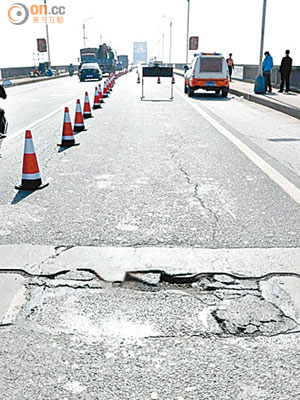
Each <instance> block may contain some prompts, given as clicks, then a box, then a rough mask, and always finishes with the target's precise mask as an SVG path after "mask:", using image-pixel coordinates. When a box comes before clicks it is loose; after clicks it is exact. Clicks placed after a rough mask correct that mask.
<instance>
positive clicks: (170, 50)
mask: <svg viewBox="0 0 300 400" xmlns="http://www.w3.org/2000/svg"><path fill="white" fill-rule="evenodd" d="M162 17H163V18H167V19H168V20H169V21H170V48H169V63H171V57H172V28H173V20H172V18H170V17H168V16H167V15H162Z"/></svg>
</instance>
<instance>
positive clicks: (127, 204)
mask: <svg viewBox="0 0 300 400" xmlns="http://www.w3.org/2000/svg"><path fill="white" fill-rule="evenodd" d="M136 78H137V76H136V73H135V72H133V73H131V74H128V75H125V76H123V77H121V78H120V79H118V81H117V84H116V86H115V88H114V89H113V92H112V93H111V95H110V97H109V98H108V99H107V100H106V102H105V104H104V105H103V108H102V109H101V110H96V111H95V112H94V118H93V119H89V120H87V121H86V128H87V130H86V131H84V132H82V133H80V134H77V135H76V136H75V138H76V142H77V143H80V145H79V146H76V147H72V148H69V149H66V150H64V151H59V148H58V147H57V143H59V142H60V140H61V133H62V122H63V107H64V106H66V105H69V107H70V112H71V118H72V120H73V119H74V108H75V103H76V99H77V98H80V99H81V100H83V97H84V92H85V91H88V92H89V94H90V99H91V100H92V98H93V89H94V86H95V83H93V82H89V83H79V82H78V78H77V77H73V78H69V77H67V78H62V79H59V80H55V81H53V82H49V83H48V82H47V83H36V84H32V85H29V86H26V88H25V87H15V88H11V89H9V90H8V99H7V101H6V102H5V103H3V107H4V106H5V109H6V112H7V117H8V120H9V123H10V126H9V132H8V136H7V138H6V139H4V140H3V141H2V142H1V149H0V151H1V156H2V157H1V159H0V170H1V180H0V193H1V196H0V220H1V224H0V260H1V261H0V272H1V274H0V276H1V277H2V278H3V279H2V281H1V285H0V288H2V289H1V293H2V294H1V296H2V297H3V299H2V301H1V307H0V339H1V343H2V345H1V348H0V359H1V365H0V397H1V399H15V400H24V399H31V400H32V399H35V400H36V399H43V400H46V399H47V400H48V399H49V400H56V399H57V400H58V399H59V400H62V399H63V400H71V399H84V400H87V399H88V400H94V399H95V400H96V399H100V398H101V399H104V400H113V399H119V400H128V399H135V400H145V399H149V400H151V399H152V400H155V399H160V400H166V399H168V400H195V399H222V400H223V399H224V400H225V399H226V400H227V399H228V400H229V399H230V400H231V399H234V398H241V399H245V400H246V399H247V400H251V399H257V398H259V399H261V400H274V399H280V400H290V399H295V398H298V397H299V387H298V386H299V385H298V382H299V367H298V359H299V354H300V347H299V331H300V329H299V327H300V299H299V294H298V293H299V289H300V265H299V259H300V250H299V248H300V195H299V193H300V179H299V177H300V158H299V153H300V138H299V124H300V122H299V121H298V120H296V119H294V118H291V117H288V116H285V115H283V114H280V113H277V112H275V111H272V110H270V109H267V108H264V107H262V106H258V105H256V104H252V103H249V102H247V101H246V100H242V99H240V98H238V97H235V96H232V95H229V96H228V98H221V97H218V96H215V95H207V94H202V95H197V96H195V97H194V98H192V99H189V98H188V97H187V96H185V95H184V94H183V80H182V78H179V77H176V84H175V85H174V101H170V81H169V80H167V79H162V84H161V85H157V84H156V80H155V79H147V80H146V82H145V85H146V87H145V95H146V97H145V99H144V101H141V99H140V96H141V85H138V84H137V83H136ZM27 128H31V131H32V135H33V139H34V144H35V149H36V152H37V156H38V159H39V165H40V170H41V174H42V180H43V182H49V186H48V187H46V188H45V189H43V190H41V191H36V192H33V193H25V192H22V191H21V192H18V191H16V190H15V188H14V186H15V185H18V184H19V183H20V181H21V168H22V157H23V146H24V131H25V129H27ZM128 271H130V273H129V272H128ZM182 273H185V274H184V275H182Z"/></svg>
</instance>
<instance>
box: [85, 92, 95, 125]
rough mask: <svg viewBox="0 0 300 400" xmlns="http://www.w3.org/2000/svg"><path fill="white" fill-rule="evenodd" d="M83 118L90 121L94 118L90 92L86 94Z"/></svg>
mask: <svg viewBox="0 0 300 400" xmlns="http://www.w3.org/2000/svg"><path fill="white" fill-rule="evenodd" d="M82 116H83V118H84V119H88V118H92V117H93V116H92V111H91V106H90V99H89V94H88V92H85V97H84V106H83V115H82Z"/></svg>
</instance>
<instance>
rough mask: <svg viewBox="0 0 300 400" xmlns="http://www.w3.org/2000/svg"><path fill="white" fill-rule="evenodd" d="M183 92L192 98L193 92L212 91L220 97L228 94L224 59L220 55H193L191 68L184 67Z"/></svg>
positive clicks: (227, 79)
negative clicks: (220, 94)
mask: <svg viewBox="0 0 300 400" xmlns="http://www.w3.org/2000/svg"><path fill="white" fill-rule="evenodd" d="M185 71H186V72H185V74H184V92H185V93H187V94H188V96H190V97H191V96H193V94H194V92H195V90H198V89H202V90H206V91H214V92H215V93H217V94H219V93H221V92H222V97H226V96H227V95H228V92H229V74H228V66H227V63H226V60H225V58H224V57H223V56H222V54H220V53H200V54H198V55H195V57H194V59H193V61H192V63H191V67H190V68H189V67H188V66H186V67H185Z"/></svg>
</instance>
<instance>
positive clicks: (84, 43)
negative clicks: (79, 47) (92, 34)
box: [82, 23, 86, 49]
mask: <svg viewBox="0 0 300 400" xmlns="http://www.w3.org/2000/svg"><path fill="white" fill-rule="evenodd" d="M82 30H83V48H84V49H85V48H86V36H85V24H84V23H83V24H82Z"/></svg>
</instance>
